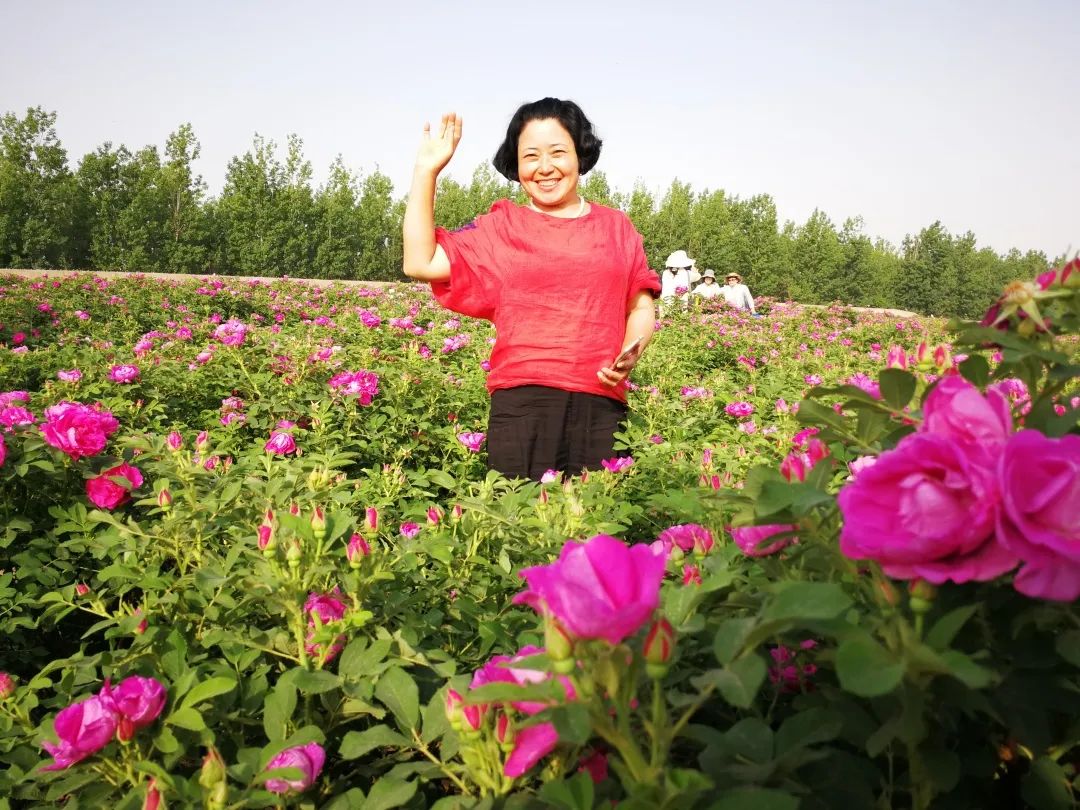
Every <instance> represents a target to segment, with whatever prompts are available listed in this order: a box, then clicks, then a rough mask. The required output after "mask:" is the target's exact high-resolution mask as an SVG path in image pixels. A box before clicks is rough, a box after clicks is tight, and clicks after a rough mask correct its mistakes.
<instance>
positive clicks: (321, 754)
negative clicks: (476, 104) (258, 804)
mask: <svg viewBox="0 0 1080 810" xmlns="http://www.w3.org/2000/svg"><path fill="white" fill-rule="evenodd" d="M325 761H326V752H325V751H324V750H323V747H322V746H321V745H319V744H318V743H308V744H307V745H298V746H296V747H294V748H286V749H285V750H284V751H282V752H281V753H280V754H278V755H277V756H275V757H274V758H273V759H271V760H270V761H269V762H268V763H266V770H268V771H272V770H275V769H277V768H296V769H297V770H298V771H300V778H299V779H267V780H266V789H267V790H269V791H270V792H272V793H288V792H289V791H290V790H292V791H296V792H297V793H301V792H303V791H305V790H307V789H308V788H309V787H311V786H312V785H313V784H315V780H316V779H318V778H319V774H320V773H322V768H323V763H324V762H325Z"/></svg>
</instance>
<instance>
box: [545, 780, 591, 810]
mask: <svg viewBox="0 0 1080 810" xmlns="http://www.w3.org/2000/svg"><path fill="white" fill-rule="evenodd" d="M593 794H594V789H593V781H592V777H590V776H589V774H587V773H579V774H576V775H574V776H573V777H572V778H570V779H566V780H561V781H557V782H547V783H546V784H545V785H544V786H543V787H541V788H540V798H541V799H543V800H544V801H545V802H547V803H548V804H552V805H554V806H556V807H562V808H565V810H592V807H593Z"/></svg>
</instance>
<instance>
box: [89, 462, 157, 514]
mask: <svg viewBox="0 0 1080 810" xmlns="http://www.w3.org/2000/svg"><path fill="white" fill-rule="evenodd" d="M114 478H123V479H126V480H127V482H128V483H129V484H130V486H124V485H123V484H118V483H116V482H115V481H114V480H113V479H114ZM142 482H143V476H142V473H141V472H139V470H138V469H137V468H135V467H132V466H131V465H130V464H128V463H127V462H124V463H123V464H118V465H116V466H115V467H113V468H111V469H108V470H105V471H104V472H103V473H102V474H101V475H99V476H97V477H96V478H91V479H90V480H88V481H87V482H86V497H88V498H89V499H90V502H91V503H93V504H94V506H96V507H98V508H99V509H115V508H116V507H118V506H121V505H122V504H124V503H127V501H129V500H130V499H131V494H130V492H131V490H133V489H138V488H139V487H141V486H142Z"/></svg>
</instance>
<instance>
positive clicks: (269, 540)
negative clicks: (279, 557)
mask: <svg viewBox="0 0 1080 810" xmlns="http://www.w3.org/2000/svg"><path fill="white" fill-rule="evenodd" d="M274 535H275V531H274V524H273V523H260V524H259V550H260V551H262V552H263V554H265V555H267V556H269V555H270V554H273V552H274V549H276V548H277V540H276V539H275V537H274Z"/></svg>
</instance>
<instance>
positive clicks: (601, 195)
mask: <svg viewBox="0 0 1080 810" xmlns="http://www.w3.org/2000/svg"><path fill="white" fill-rule="evenodd" d="M579 191H580V192H581V195H582V196H583V197H584V198H585V199H586V200H588V201H589V202H595V203H600V205H606V206H607V207H608V208H618V209H620V210H621V209H622V207H623V205H624V204H625V200H624V199H623V196H622V195H621V194H619V193H618V192H617V191H615V190H614V189H612V188H611V184H610V183H609V182H608V179H607V175H606V174H604V173H603V172H602V171H600V170H598V169H593V170H592V171H591V172H589V173H588V174H587V175H586V176H585V181H584V182H583V183H582V184H581V186H580V187H579Z"/></svg>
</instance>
